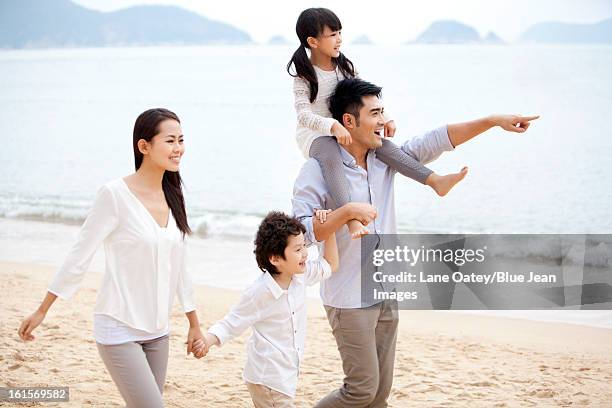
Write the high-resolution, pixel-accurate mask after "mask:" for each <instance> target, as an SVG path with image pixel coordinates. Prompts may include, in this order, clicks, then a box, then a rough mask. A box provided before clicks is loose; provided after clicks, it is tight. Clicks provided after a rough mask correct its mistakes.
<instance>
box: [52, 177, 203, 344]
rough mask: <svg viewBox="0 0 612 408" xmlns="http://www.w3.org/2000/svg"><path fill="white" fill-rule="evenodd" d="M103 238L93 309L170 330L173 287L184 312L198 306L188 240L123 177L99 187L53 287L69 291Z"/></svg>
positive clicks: (63, 293) (152, 329) (148, 328)
mask: <svg viewBox="0 0 612 408" xmlns="http://www.w3.org/2000/svg"><path fill="white" fill-rule="evenodd" d="M101 243H104V252H105V255H106V256H105V258H106V266H105V273H104V276H103V278H102V285H101V287H100V290H99V291H98V299H97V301H96V307H95V311H94V313H95V314H102V315H107V316H110V317H112V318H114V319H116V320H118V321H120V322H122V323H125V324H126V325H127V326H129V327H132V328H134V329H138V330H142V331H145V332H148V333H159V332H164V331H167V330H168V327H169V325H168V321H169V316H170V312H171V310H172V303H173V300H174V295H175V293H176V294H177V295H178V298H179V301H180V303H181V305H182V307H183V310H184V311H185V312H190V311H192V310H195V305H194V302H193V288H192V285H191V280H190V279H189V276H188V274H187V270H186V267H185V243H184V240H183V237H182V234H181V232H180V230H179V229H178V227H177V226H176V221H175V220H174V217H172V211H170V215H169V216H168V225H167V227H166V228H162V227H160V226H159V225H158V224H157V222H156V221H155V219H154V218H153V216H152V215H151V214H150V213H149V211H148V210H147V209H146V208H145V206H144V204H142V202H140V200H139V199H138V198H137V197H136V196H135V195H134V194H133V193H132V192H131V191H130V189H129V188H128V186H127V184H125V182H124V181H123V179H118V180H114V181H111V182H109V183H107V184H105V185H104V186H102V188H100V190H99V191H98V195H97V197H96V201H95V203H94V206H93V208H92V209H91V211H90V213H89V215H88V216H87V219H86V220H85V223H84V224H83V226H82V227H81V230H80V232H79V236H78V239H77V241H76V243H75V245H74V246H73V247H72V250H71V251H70V253H69V254H68V256H67V257H66V260H65V261H64V264H63V265H62V266H61V267H60V269H59V270H58V271H57V273H56V274H55V277H54V278H53V281H52V282H51V284H50V286H49V291H50V292H51V293H54V294H56V295H57V296H59V297H61V298H64V299H66V298H69V297H71V296H72V295H73V294H74V293H75V292H76V291H77V289H78V287H79V285H80V283H81V281H82V280H83V277H84V274H85V271H86V270H87V268H88V266H89V263H90V262H91V259H92V257H93V255H94V254H95V252H96V250H97V248H98V247H99V246H100V244H101Z"/></svg>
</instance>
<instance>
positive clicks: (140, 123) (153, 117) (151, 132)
mask: <svg viewBox="0 0 612 408" xmlns="http://www.w3.org/2000/svg"><path fill="white" fill-rule="evenodd" d="M165 120H176V121H177V122H178V123H181V121H180V120H179V118H178V116H176V113H174V112H171V111H169V110H168V109H163V108H155V109H149V110H147V111H145V112H143V113H141V114H140V116H138V118H137V119H136V123H134V137H133V140H132V142H133V147H134V167H135V168H136V170H138V169H139V168H140V166H141V165H142V160H143V154H142V153H141V152H140V150H139V149H138V141H139V140H140V139H144V140H146V141H147V142H150V141H151V139H153V136H155V135H156V134H158V133H159V124H160V123H162V122H163V121H165ZM182 184H183V181H182V179H181V175H180V174H179V172H178V171H168V170H166V171H165V172H164V177H163V179H162V189H163V190H164V195H165V196H166V202H167V203H168V207H170V210H171V211H172V216H173V217H174V219H175V220H176V225H177V227H178V229H179V230H180V231H181V232H182V233H183V238H184V237H185V234H190V233H191V228H189V224H188V223H187V212H186V211H185V200H184V199H183V190H182V187H181V186H182Z"/></svg>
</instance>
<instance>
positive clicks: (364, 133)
mask: <svg viewBox="0 0 612 408" xmlns="http://www.w3.org/2000/svg"><path fill="white" fill-rule="evenodd" d="M380 94H381V88H380V87H377V86H376V85H373V84H371V83H368V82H366V81H363V80H361V79H357V78H355V79H347V80H343V81H341V82H340V83H338V86H337V87H336V90H335V93H334V94H333V95H332V96H331V97H330V110H331V113H332V115H333V117H334V118H335V119H336V120H338V121H339V122H340V123H342V124H343V125H344V127H345V128H346V129H347V130H348V131H349V133H350V134H351V137H352V139H353V142H352V143H351V144H350V145H348V146H340V151H341V155H342V158H343V162H344V165H345V166H344V175H345V176H346V178H347V179H348V181H349V188H350V193H351V199H352V201H353V202H352V203H349V204H347V205H345V206H342V207H340V208H337V209H336V210H335V211H334V212H333V213H330V214H329V215H328V216H327V221H326V222H325V223H320V222H318V221H317V222H314V221H313V218H312V214H314V212H315V210H316V209H325V208H335V207H336V206H335V205H334V203H333V201H332V200H331V197H330V195H329V192H328V191H327V187H326V185H325V182H324V180H323V175H322V173H321V169H320V166H319V164H318V163H317V162H316V160H314V159H310V160H308V161H307V162H306V163H305V164H304V166H303V167H302V170H301V172H300V174H299V176H298V178H297V179H296V181H295V186H294V196H293V211H294V214H295V216H297V217H298V218H299V219H300V220H301V221H302V222H303V223H304V225H305V226H306V229H307V233H306V238H307V242H308V243H314V242H320V241H324V240H326V239H327V237H328V236H329V235H330V234H332V233H333V232H335V231H336V230H337V231H338V232H337V235H336V238H337V241H338V251H339V255H340V267H339V269H338V271H337V272H336V273H335V274H334V275H333V276H332V277H331V278H329V279H328V280H326V281H324V282H322V283H321V298H322V300H323V304H324V306H325V310H326V312H327V318H328V320H329V324H330V325H331V328H332V332H333V334H334V337H335V338H336V343H337V345H338V351H339V352H340V357H341V358H342V367H343V370H344V374H345V378H344V384H343V386H342V387H341V388H340V389H338V390H335V391H333V392H331V393H330V394H329V395H327V396H326V397H325V398H323V399H322V400H321V401H320V402H319V403H318V404H317V407H320V408H322V407H376V408H378V407H386V406H387V398H388V397H389V393H390V391H391V385H392V382H393V364H394V359H395V346H396V338H397V325H398V313H397V303H396V302H394V301H390V300H385V301H379V302H378V303H374V304H367V303H366V304H364V302H362V299H361V276H360V269H361V245H360V241H359V240H353V239H351V238H350V236H349V235H348V232H347V229H346V228H342V226H343V225H344V224H346V222H347V221H348V220H350V219H357V220H359V221H361V222H362V223H364V225H365V224H367V225H368V228H369V230H370V234H376V235H380V234H394V233H396V222H395V204H394V195H393V179H394V175H395V174H394V171H393V170H392V169H390V168H389V167H388V166H387V165H385V164H384V163H383V162H381V161H379V160H377V159H376V153H375V149H376V148H378V147H380V146H381V145H382V137H383V136H382V134H383V132H382V130H383V128H384V108H383V103H382V101H381V100H380ZM537 118H538V117H537V116H531V117H522V116H514V115H493V116H489V117H486V118H482V119H477V120H474V121H471V122H464V123H459V124H450V125H447V126H443V127H440V128H437V129H434V130H432V131H429V132H427V133H425V134H424V135H421V136H418V137H416V138H413V139H412V140H409V141H408V142H406V143H405V144H404V145H403V146H402V147H401V148H402V150H404V151H405V152H406V154H409V155H411V156H412V157H414V158H415V159H417V160H419V161H420V162H422V163H428V162H431V161H433V160H435V159H436V158H438V157H439V156H440V155H441V154H442V153H443V152H445V151H451V150H454V148H455V147H457V146H459V145H461V144H463V143H465V142H467V141H468V140H470V139H472V138H473V137H475V136H477V135H479V134H481V133H483V132H485V131H486V130H488V129H490V128H492V127H495V126H500V127H502V128H503V129H505V130H507V131H511V132H518V133H522V132H525V131H526V130H527V128H528V127H529V124H530V121H531V120H534V119H537Z"/></svg>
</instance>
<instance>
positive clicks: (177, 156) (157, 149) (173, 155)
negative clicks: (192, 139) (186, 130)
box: [139, 119, 185, 171]
mask: <svg viewBox="0 0 612 408" xmlns="http://www.w3.org/2000/svg"><path fill="white" fill-rule="evenodd" d="M158 130H159V132H158V133H157V134H156V135H155V136H153V138H152V139H151V141H150V142H146V141H145V140H144V139H141V140H140V141H139V145H140V146H142V147H141V149H140V151H141V152H142V153H143V154H144V159H147V160H149V161H150V162H151V163H150V164H153V165H154V166H157V167H161V168H162V169H164V170H167V171H178V170H179V164H180V162H181V157H182V156H183V153H185V146H184V145H183V130H182V129H181V124H180V123H178V122H177V121H176V120H173V119H167V120H164V121H163V122H161V123H160V124H159V129H158ZM143 142H144V143H143ZM143 147H144V149H143Z"/></svg>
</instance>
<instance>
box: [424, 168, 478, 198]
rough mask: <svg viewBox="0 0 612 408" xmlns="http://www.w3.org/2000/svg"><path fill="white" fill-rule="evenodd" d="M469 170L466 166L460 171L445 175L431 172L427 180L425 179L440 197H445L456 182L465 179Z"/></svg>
mask: <svg viewBox="0 0 612 408" xmlns="http://www.w3.org/2000/svg"><path fill="white" fill-rule="evenodd" d="M467 172H468V168H467V167H464V168H462V169H461V171H460V172H459V173H452V174H447V175H445V176H439V175H437V174H436V173H431V174H430V175H429V177H427V180H425V184H427V185H428V186H429V187H431V188H433V189H434V190H435V192H436V193H437V194H438V195H439V196H440V197H444V196H445V195H446V194H448V192H449V191H450V190H451V188H453V187H455V184H457V183H458V182H460V181H461V180H463V178H464V177H465V175H466V174H467Z"/></svg>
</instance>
